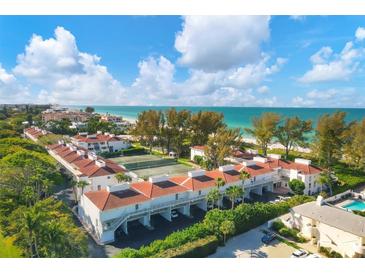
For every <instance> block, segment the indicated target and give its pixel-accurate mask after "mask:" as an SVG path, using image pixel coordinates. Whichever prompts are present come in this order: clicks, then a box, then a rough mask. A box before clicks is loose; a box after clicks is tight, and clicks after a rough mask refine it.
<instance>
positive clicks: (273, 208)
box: [116, 196, 314, 258]
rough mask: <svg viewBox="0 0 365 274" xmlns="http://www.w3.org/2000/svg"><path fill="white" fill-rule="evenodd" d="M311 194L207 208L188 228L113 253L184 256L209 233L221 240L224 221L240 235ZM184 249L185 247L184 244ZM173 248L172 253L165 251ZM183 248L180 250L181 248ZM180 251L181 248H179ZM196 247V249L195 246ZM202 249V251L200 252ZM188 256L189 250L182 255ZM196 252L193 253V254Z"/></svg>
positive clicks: (130, 255)
mask: <svg viewBox="0 0 365 274" xmlns="http://www.w3.org/2000/svg"><path fill="white" fill-rule="evenodd" d="M313 199H314V198H313V197H309V196H294V197H292V198H290V199H289V200H286V201H282V202H279V203H275V204H271V203H254V204H241V205H239V206H237V207H236V208H235V209H229V210H220V209H213V210H211V211H209V212H208V213H207V214H206V215H205V217H204V220H203V221H201V222H199V223H196V224H194V225H192V226H190V227H188V228H185V229H183V230H180V231H176V232H174V233H172V234H170V235H169V236H167V237H166V238H165V239H163V240H156V241H153V242H152V243H150V244H149V245H147V246H142V247H141V248H139V249H132V248H125V249H122V250H121V252H120V253H119V254H118V255H117V256H116V257H119V258H147V257H156V256H158V254H164V255H167V254H181V255H182V256H183V255H184V252H185V251H184V250H185V249H184V246H185V244H188V243H191V242H194V241H197V240H200V239H202V238H206V237H208V236H215V237H216V238H217V239H218V240H220V241H221V240H222V234H221V232H220V230H219V227H220V226H221V224H222V222H223V221H225V220H230V221H233V222H234V224H235V228H236V233H235V235H237V234H241V233H243V232H246V231H248V230H250V229H253V228H255V227H257V226H260V225H262V224H264V223H265V222H267V221H269V220H271V219H273V218H276V217H278V216H280V215H283V214H285V213H287V212H288V211H289V209H290V208H291V207H293V206H296V205H298V204H302V203H305V202H309V201H313ZM185 248H186V247H185ZM169 249H174V250H175V251H174V252H175V253H174V252H172V251H170V252H171V253H165V252H168V251H167V250H169ZM180 249H183V250H180ZM178 250H180V251H178ZM198 250H199V249H198ZM201 252H202V251H201ZM189 254H190V255H191V253H187V254H185V256H187V255H189ZM193 254H196V253H193Z"/></svg>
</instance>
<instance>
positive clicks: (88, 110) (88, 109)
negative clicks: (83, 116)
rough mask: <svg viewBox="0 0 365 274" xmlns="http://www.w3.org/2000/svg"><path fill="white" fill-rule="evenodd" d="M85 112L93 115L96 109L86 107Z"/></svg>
mask: <svg viewBox="0 0 365 274" xmlns="http://www.w3.org/2000/svg"><path fill="white" fill-rule="evenodd" d="M85 112H87V113H93V112H95V109H94V108H93V107H86V108H85Z"/></svg>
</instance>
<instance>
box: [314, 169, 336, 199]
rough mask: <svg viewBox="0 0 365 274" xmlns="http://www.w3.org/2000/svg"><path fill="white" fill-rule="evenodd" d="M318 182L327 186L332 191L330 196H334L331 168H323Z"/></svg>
mask: <svg viewBox="0 0 365 274" xmlns="http://www.w3.org/2000/svg"><path fill="white" fill-rule="evenodd" d="M318 183H319V184H320V185H322V186H327V187H328V189H329V191H330V196H332V188H333V179H332V176H331V172H330V170H328V169H325V170H323V172H322V173H321V175H320V176H319V179H318Z"/></svg>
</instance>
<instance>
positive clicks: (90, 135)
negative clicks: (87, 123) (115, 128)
mask: <svg viewBox="0 0 365 274" xmlns="http://www.w3.org/2000/svg"><path fill="white" fill-rule="evenodd" d="M87 138H96V134H89V135H87Z"/></svg>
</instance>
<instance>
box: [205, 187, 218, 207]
mask: <svg viewBox="0 0 365 274" xmlns="http://www.w3.org/2000/svg"><path fill="white" fill-rule="evenodd" d="M219 197H220V193H219V190H218V189H216V188H213V189H211V190H210V191H209V192H208V194H207V196H206V197H205V198H206V199H207V202H208V203H210V204H211V205H213V207H214V205H215V204H216V202H218V201H219Z"/></svg>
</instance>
